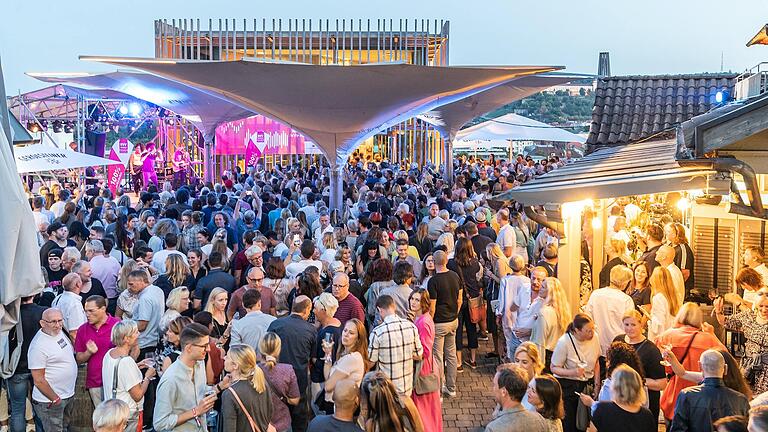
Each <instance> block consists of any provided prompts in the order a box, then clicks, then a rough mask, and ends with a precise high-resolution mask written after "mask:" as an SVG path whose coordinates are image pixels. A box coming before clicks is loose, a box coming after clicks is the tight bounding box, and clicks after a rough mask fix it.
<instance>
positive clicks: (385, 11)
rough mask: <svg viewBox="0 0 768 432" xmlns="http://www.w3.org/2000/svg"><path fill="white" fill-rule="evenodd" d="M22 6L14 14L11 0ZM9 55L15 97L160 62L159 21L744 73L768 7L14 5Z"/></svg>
mask: <svg viewBox="0 0 768 432" xmlns="http://www.w3.org/2000/svg"><path fill="white" fill-rule="evenodd" d="M9 3H10V4H12V5H13V7H10V8H8V7H7V5H8V4H9ZM3 6H6V8H8V9H12V10H7V11H3V15H4V16H5V19H4V20H3V21H4V22H3V25H2V26H0V59H1V60H2V67H3V71H4V74H5V85H6V91H7V93H8V95H9V96H11V95H15V94H17V93H18V92H26V91H30V90H34V89H37V88H41V87H44V86H45V85H44V83H42V82H39V81H37V80H35V79H33V78H29V77H27V76H25V75H24V73H25V72H102V71H105V72H106V71H111V70H114V67H113V66H108V65H101V64H96V63H90V62H83V61H80V60H78V56H79V55H113V56H132V57H152V56H154V45H153V37H154V27H153V20H154V19H169V20H170V19H173V18H177V19H178V18H181V17H183V18H201V19H206V20H207V19H208V18H217V19H218V18H239V19H241V20H242V18H249V19H253V18H270V19H271V18H283V19H290V18H299V19H301V18H313V19H320V18H323V19H325V18H330V19H334V18H347V19H350V18H354V19H359V18H362V19H368V18H371V19H378V18H386V19H390V18H392V19H394V20H395V21H397V20H398V19H401V18H408V19H411V20H412V19H414V18H418V19H438V20H440V19H445V20H448V21H450V48H449V51H450V64H451V65H523V64H538V65H560V66H565V67H566V70H567V71H570V72H574V73H596V71H597V60H598V53H599V52H601V51H608V52H610V55H611V72H612V74H613V75H635V74H668V73H673V74H679V73H696V72H718V71H720V70H721V69H720V68H721V55H722V62H723V65H724V70H725V71H729V70H730V71H734V72H743V71H745V70H746V69H749V68H751V67H754V66H756V65H757V64H758V63H760V62H761V61H768V46H754V47H750V48H747V47H746V42H747V41H748V40H749V39H750V38H751V37H752V36H753V35H754V34H755V33H756V32H757V31H758V30H759V29H760V28H761V27H762V26H763V25H764V24H765V23H766V22H768V1H766V0H742V1H740V2H738V5H735V4H734V3H730V4H729V3H727V2H722V1H715V0H644V1H632V2H630V1H626V0H582V1H578V2H575V1H565V0H539V1H516V0H475V1H472V2H468V1H456V0H441V1H423V0H422V1H419V0H407V1H406V0H389V1H374V0H368V1H359V0H358V1H352V0H324V1H317V0H315V1H304V0H302V1H298V0H282V1H258V2H257V1H243V0H240V1H235V0H216V1H210V0H160V1H158V0H124V1H122V2H112V1H103V0H102V1H98V2H97V1H94V0H69V1H63V2H61V1H58V2H55V1H52V0H42V1H36V2H33V1H20V0H7V1H6V2H3Z"/></svg>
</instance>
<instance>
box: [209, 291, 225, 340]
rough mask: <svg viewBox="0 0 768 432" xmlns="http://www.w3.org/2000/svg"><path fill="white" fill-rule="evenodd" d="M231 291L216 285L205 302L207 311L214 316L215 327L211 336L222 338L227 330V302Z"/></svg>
mask: <svg viewBox="0 0 768 432" xmlns="http://www.w3.org/2000/svg"><path fill="white" fill-rule="evenodd" d="M228 301H229V293H228V292H227V290H225V289H224V288H220V287H216V288H214V289H213V290H211V293H210V294H209V295H208V301H207V302H206V303H205V309H203V310H204V311H206V312H210V314H211V316H212V317H213V329H212V330H211V337H215V338H221V337H222V336H223V335H224V334H225V332H226V330H227V325H228V324H229V320H227V302H228Z"/></svg>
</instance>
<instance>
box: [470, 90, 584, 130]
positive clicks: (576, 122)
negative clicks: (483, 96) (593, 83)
mask: <svg viewBox="0 0 768 432" xmlns="http://www.w3.org/2000/svg"><path fill="white" fill-rule="evenodd" d="M594 104H595V96H594V94H593V93H592V92H587V91H583V90H582V92H581V94H579V95H576V96H571V95H569V94H568V93H567V92H565V91H558V92H556V93H536V94H535V95H533V96H529V97H527V98H525V99H521V100H519V101H516V102H512V103H511V104H507V105H504V106H503V107H501V108H499V109H496V110H494V111H491V112H490V113H488V114H487V115H486V116H484V117H485V118H496V117H500V116H502V115H504V114H508V113H515V114H519V115H521V116H525V117H528V118H532V119H534V120H538V121H540V122H544V123H548V124H551V125H553V126H559V127H566V128H568V129H569V130H571V131H572V132H581V131H587V130H588V129H589V123H590V121H591V120H592V107H593V106H594ZM482 121H483V118H476V119H474V120H472V122H471V123H470V124H468V125H467V127H469V126H472V125H474V124H477V123H481V122H482Z"/></svg>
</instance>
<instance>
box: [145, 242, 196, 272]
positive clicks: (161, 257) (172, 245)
mask: <svg viewBox="0 0 768 432" xmlns="http://www.w3.org/2000/svg"><path fill="white" fill-rule="evenodd" d="M163 240H164V242H165V248H164V249H162V250H159V251H157V252H155V253H154V255H152V267H154V268H155V269H156V270H157V271H158V272H159V273H160V274H164V273H165V272H166V268H165V259H166V258H168V257H169V256H171V255H179V256H180V257H181V258H182V259H183V260H184V263H185V264H189V261H187V256H186V255H184V254H183V253H181V252H179V251H178V250H176V245H178V243H179V237H178V236H177V235H176V234H174V233H168V234H166V235H165V238H164V239H163Z"/></svg>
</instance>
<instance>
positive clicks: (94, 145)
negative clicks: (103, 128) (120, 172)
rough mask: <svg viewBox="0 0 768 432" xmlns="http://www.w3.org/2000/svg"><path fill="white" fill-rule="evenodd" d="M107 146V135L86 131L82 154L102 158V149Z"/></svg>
mask: <svg viewBox="0 0 768 432" xmlns="http://www.w3.org/2000/svg"><path fill="white" fill-rule="evenodd" d="M106 144H107V134H106V133H104V132H96V131H86V132H85V149H84V150H83V152H84V153H86V154H89V155H93V156H98V157H104V148H105V146H106Z"/></svg>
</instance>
